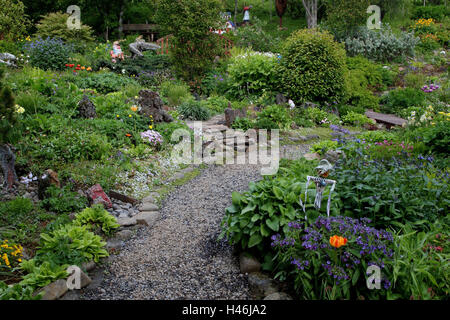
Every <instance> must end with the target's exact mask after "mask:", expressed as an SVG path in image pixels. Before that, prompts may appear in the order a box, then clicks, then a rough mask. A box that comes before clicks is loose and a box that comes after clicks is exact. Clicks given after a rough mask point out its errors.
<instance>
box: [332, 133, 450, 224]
mask: <svg viewBox="0 0 450 320" xmlns="http://www.w3.org/2000/svg"><path fill="white" fill-rule="evenodd" d="M375 147H377V149H376V152H373V153H372V155H373V156H374V157H373V158H371V157H370V155H369V154H370V150H372V148H369V149H367V142H364V141H359V143H358V142H355V144H352V145H348V146H346V147H344V152H345V153H346V155H347V157H346V158H345V159H340V160H339V161H338V162H337V163H336V165H335V171H334V173H333V174H332V176H331V179H334V180H336V181H337V184H336V192H337V193H338V194H339V196H340V199H341V201H342V203H343V211H342V213H343V214H345V215H348V216H352V217H362V216H364V217H367V218H370V219H371V220H372V225H373V226H375V227H379V228H387V227H389V226H392V225H393V224H395V223H396V222H398V223H402V224H405V223H410V224H411V225H412V226H413V227H414V228H415V229H421V230H426V229H427V228H428V227H429V221H436V220H437V219H439V218H443V217H445V215H446V212H447V211H448V206H449V201H448V191H447V190H448V183H447V181H446V180H448V177H447V178H446V177H445V172H442V171H441V170H439V169H437V168H435V167H434V166H433V165H432V158H429V157H427V158H425V157H421V156H420V155H419V157H418V156H417V154H414V153H413V151H414V150H411V148H409V146H406V145H404V144H403V149H399V150H402V151H399V152H398V153H400V154H398V153H397V154H395V157H394V158H390V159H389V158H385V159H383V161H380V158H379V157H380V156H381V155H383V154H386V155H388V156H390V157H392V153H390V152H389V151H390V150H389V149H390V148H392V146H391V144H390V143H388V142H386V143H383V146H375ZM400 147H402V145H400ZM383 149H385V151H383ZM367 151H369V152H367ZM421 159H422V160H421ZM344 212H345V213H344Z"/></svg>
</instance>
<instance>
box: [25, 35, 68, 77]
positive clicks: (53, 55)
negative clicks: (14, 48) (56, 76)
mask: <svg viewBox="0 0 450 320" xmlns="http://www.w3.org/2000/svg"><path fill="white" fill-rule="evenodd" d="M23 48H24V51H25V52H26V53H27V54H28V55H29V56H30V58H29V61H30V64H31V65H32V66H33V67H38V68H41V69H43V70H64V69H65V65H66V64H67V63H68V60H69V56H70V54H71V49H70V47H69V46H67V45H66V44H65V43H64V42H63V41H62V40H60V39H52V38H46V39H45V40H43V39H42V38H39V39H37V40H34V41H32V42H29V43H26V44H25V45H24V47H23Z"/></svg>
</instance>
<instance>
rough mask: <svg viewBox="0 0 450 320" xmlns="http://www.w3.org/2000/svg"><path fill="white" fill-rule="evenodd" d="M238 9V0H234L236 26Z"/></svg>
mask: <svg viewBox="0 0 450 320" xmlns="http://www.w3.org/2000/svg"><path fill="white" fill-rule="evenodd" d="M237 10H238V0H234V26H235V27H236V16H237Z"/></svg>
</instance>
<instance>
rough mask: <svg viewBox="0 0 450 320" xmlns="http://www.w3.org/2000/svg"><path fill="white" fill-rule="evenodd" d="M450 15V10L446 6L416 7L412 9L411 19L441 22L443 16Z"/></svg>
mask: <svg viewBox="0 0 450 320" xmlns="http://www.w3.org/2000/svg"><path fill="white" fill-rule="evenodd" d="M449 15H450V9H449V7H448V6H445V5H441V6H432V5H427V6H416V7H415V9H414V14H413V16H412V18H413V19H421V18H423V19H435V20H438V21H442V20H443V19H444V17H445V16H447V17H448V16H449Z"/></svg>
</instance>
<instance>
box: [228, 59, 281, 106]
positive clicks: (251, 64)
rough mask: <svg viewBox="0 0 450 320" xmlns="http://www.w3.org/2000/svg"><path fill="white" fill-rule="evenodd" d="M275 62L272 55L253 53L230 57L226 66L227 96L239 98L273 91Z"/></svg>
mask: <svg viewBox="0 0 450 320" xmlns="http://www.w3.org/2000/svg"><path fill="white" fill-rule="evenodd" d="M277 61H278V58H277V57H276V56H275V55H274V54H272V53H260V52H254V51H246V52H245V53H244V54H243V55H237V56H234V57H232V58H231V61H230V64H229V65H228V74H229V77H230V80H229V86H230V87H229V94H230V95H232V96H233V97H236V98H239V97H245V96H249V95H250V96H251V95H256V96H258V95H262V94H263V93H264V92H271V91H275V90H276V88H277V77H276V70H275V67H276V65H277Z"/></svg>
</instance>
